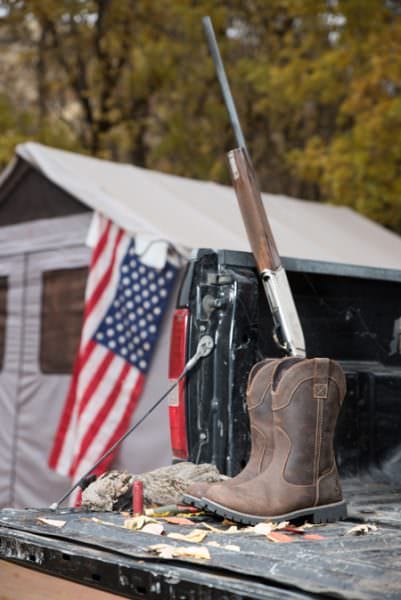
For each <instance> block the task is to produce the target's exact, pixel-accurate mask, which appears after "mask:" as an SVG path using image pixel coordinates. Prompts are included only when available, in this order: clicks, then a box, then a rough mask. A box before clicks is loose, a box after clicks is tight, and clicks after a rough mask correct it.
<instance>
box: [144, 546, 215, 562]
mask: <svg viewBox="0 0 401 600" xmlns="http://www.w3.org/2000/svg"><path fill="white" fill-rule="evenodd" d="M148 550H149V551H150V552H154V553H155V554H157V555H158V556H159V557H160V558H175V557H177V556H178V557H180V556H184V557H187V558H201V559H209V558H210V554H209V550H208V549H207V548H206V546H169V544H155V545H153V546H149V548H148Z"/></svg>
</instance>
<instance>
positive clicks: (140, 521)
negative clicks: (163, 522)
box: [124, 515, 157, 530]
mask: <svg viewBox="0 0 401 600" xmlns="http://www.w3.org/2000/svg"><path fill="white" fill-rule="evenodd" d="M148 523H157V521H156V519H152V518H151V517H146V516H145V515H140V516H139V517H132V519H125V521H124V527H125V528H126V529H135V530H139V529H142V527H144V526H145V525H147V524H148Z"/></svg>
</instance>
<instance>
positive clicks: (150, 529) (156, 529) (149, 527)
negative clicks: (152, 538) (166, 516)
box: [141, 523, 164, 535]
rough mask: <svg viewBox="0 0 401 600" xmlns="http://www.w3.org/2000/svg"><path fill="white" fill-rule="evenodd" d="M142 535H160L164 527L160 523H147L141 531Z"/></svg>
mask: <svg viewBox="0 0 401 600" xmlns="http://www.w3.org/2000/svg"><path fill="white" fill-rule="evenodd" d="M141 531H142V532H143V533H153V535H162V534H163V533H164V527H163V525H162V524H161V523H147V524H146V525H144V526H143V527H142V529H141Z"/></svg>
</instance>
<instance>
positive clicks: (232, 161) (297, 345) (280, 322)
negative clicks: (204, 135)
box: [202, 17, 306, 358]
mask: <svg viewBox="0 0 401 600" xmlns="http://www.w3.org/2000/svg"><path fill="white" fill-rule="evenodd" d="M202 21H203V26H204V30H205V34H206V38H207V41H208V45H209V50H210V54H211V56H212V59H213V62H214V65H215V69H216V74H217V78H218V80H219V83H220V87H221V91H222V93H223V98H224V101H225V104H226V107H227V111H228V114H229V117H230V121H231V124H232V127H233V130H234V135H235V138H236V141H237V144H238V146H239V147H238V148H235V149H234V150H231V151H230V152H229V153H228V164H229V167H230V174H231V179H232V182H233V186H234V190H235V193H236V195H237V199H238V204H239V207H240V210H241V215H242V219H243V221H244V225H245V229H246V232H247V235H248V239H249V242H250V245H251V248H252V252H253V255H254V257H255V261H256V266H257V268H258V271H259V274H260V277H261V280H262V283H263V288H264V290H265V293H266V296H267V300H268V303H269V306H270V310H271V313H272V317H273V323H274V332H273V337H274V340H275V341H276V343H277V345H278V346H280V348H282V349H283V350H284V351H285V352H286V353H287V354H289V355H291V356H299V357H302V358H304V357H305V356H306V352H305V341H304V335H303V332H302V327H301V323H300V320H299V316H298V312H297V309H296V306H295V303H294V298H293V296H292V292H291V288H290V286H289V283H288V279H287V275H286V272H285V270H284V268H283V266H282V264H281V260H280V256H279V253H278V250H277V246H276V242H275V240H274V236H273V233H272V230H271V227H270V224H269V221H268V218H267V215H266V212H265V209H264V206H263V203H262V197H261V194H260V189H259V185H258V182H257V178H256V173H255V170H254V168H253V166H252V161H251V158H250V156H249V153H248V150H247V147H246V143H245V139H244V135H243V133H242V128H241V124H240V121H239V118H238V113H237V109H236V107H235V103H234V99H233V96H232V94H231V90H230V86H229V83H228V80H227V76H226V73H225V69H224V65H223V62H222V60H221V56H220V51H219V48H218V45H217V41H216V36H215V34H214V30H213V25H212V22H211V19H210V17H203V19H202Z"/></svg>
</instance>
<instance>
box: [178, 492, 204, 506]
mask: <svg viewBox="0 0 401 600" xmlns="http://www.w3.org/2000/svg"><path fill="white" fill-rule="evenodd" d="M181 502H182V503H183V504H189V505H191V506H195V507H196V508H199V509H200V510H202V509H203V508H204V507H205V506H206V500H205V498H198V497H197V496H191V494H184V495H183V497H182V498H181Z"/></svg>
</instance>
